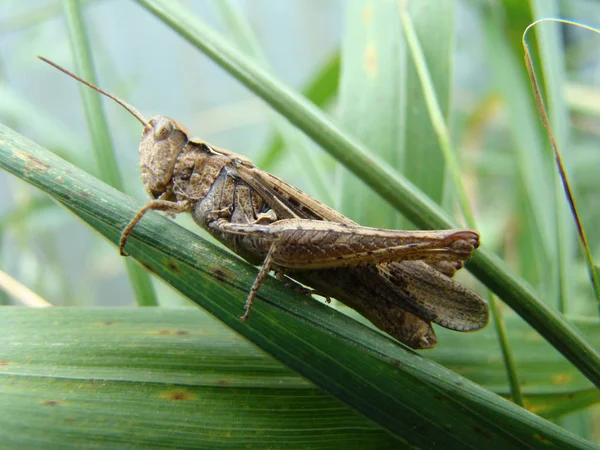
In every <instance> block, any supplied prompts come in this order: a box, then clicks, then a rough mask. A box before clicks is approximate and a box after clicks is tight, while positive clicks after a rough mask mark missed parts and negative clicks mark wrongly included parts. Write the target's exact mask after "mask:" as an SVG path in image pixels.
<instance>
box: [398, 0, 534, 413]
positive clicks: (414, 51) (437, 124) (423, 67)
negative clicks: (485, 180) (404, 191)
mask: <svg viewBox="0 0 600 450" xmlns="http://www.w3.org/2000/svg"><path fill="white" fill-rule="evenodd" d="M400 17H401V20H402V23H403V29H404V33H405V36H406V41H407V43H408V46H409V48H410V51H411V56H412V58H413V61H414V64H415V67H416V69H417V72H418V75H419V79H420V81H421V83H422V84H421V87H422V90H423V95H424V96H425V101H426V103H427V109H428V111H429V114H430V120H431V122H432V124H433V126H434V129H435V131H436V135H437V137H438V140H439V146H440V149H441V150H442V153H443V156H444V160H445V162H446V165H447V166H448V170H449V171H450V173H451V175H452V180H453V183H454V188H455V191H456V192H457V194H458V199H459V203H460V206H461V210H462V212H463V214H464V216H465V220H466V221H467V224H468V226H470V227H472V228H475V229H476V228H477V225H476V223H475V217H474V215H473V212H472V210H471V206H470V203H469V199H468V196H467V193H466V191H465V189H464V187H463V185H462V180H461V171H460V164H459V163H458V160H457V158H456V153H455V151H454V149H453V148H452V145H451V140H450V133H449V131H448V128H447V127H446V122H445V120H444V118H443V115H442V111H441V109H440V106H439V103H438V101H437V96H436V93H435V89H434V87H433V81H432V79H431V75H430V73H429V69H428V67H427V62H426V61H425V56H424V55H423V52H422V49H421V45H420V43H419V38H418V36H417V34H416V31H415V29H414V26H413V23H412V19H411V17H410V15H409V13H408V11H407V10H406V3H405V2H403V3H402V7H401V8H400ZM488 298H489V300H490V306H491V308H492V311H493V313H492V316H493V318H494V319H493V320H494V324H495V327H496V330H497V333H498V340H499V342H500V347H501V349H502V355H503V358H504V363H505V366H506V372H507V374H508V378H509V382H510V386H511V392H512V395H513V399H514V401H515V403H517V404H518V405H521V406H522V405H523V397H522V395H521V390H520V388H519V381H518V376H517V372H516V367H515V364H514V359H513V357H512V351H511V349H510V345H509V342H508V339H506V330H505V328H504V323H503V321H502V317H501V313H500V310H499V309H498V308H497V307H496V302H495V299H494V296H493V294H492V293H491V292H490V294H489V297H488Z"/></svg>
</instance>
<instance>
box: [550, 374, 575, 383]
mask: <svg viewBox="0 0 600 450" xmlns="http://www.w3.org/2000/svg"><path fill="white" fill-rule="evenodd" d="M569 381H571V376H570V375H567V374H559V375H556V376H554V377H552V382H553V383H554V384H559V385H561V384H567V383H568V382H569Z"/></svg>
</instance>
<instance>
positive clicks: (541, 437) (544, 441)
mask: <svg viewBox="0 0 600 450" xmlns="http://www.w3.org/2000/svg"><path fill="white" fill-rule="evenodd" d="M533 437H534V438H535V439H537V440H538V441H540V442H542V443H544V444H549V443H550V440H549V439H548V438H547V437H545V436H542V435H541V434H537V433H534V434H533Z"/></svg>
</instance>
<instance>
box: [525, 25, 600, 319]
mask: <svg viewBox="0 0 600 450" xmlns="http://www.w3.org/2000/svg"><path fill="white" fill-rule="evenodd" d="M548 21H550V22H559V23H566V24H571V25H575V26H579V27H581V28H584V29H586V30H590V31H594V32H595V33H599V32H598V30H594V29H593V28H591V27H587V26H585V25H581V24H578V23H575V22H571V21H568V20H562V19H541V20H537V21H535V22H533V23H532V24H531V25H529V26H528V27H527V28H526V29H525V31H524V32H523V38H522V42H523V49H524V51H525V64H526V65H527V73H528V74H529V79H530V80H531V86H532V89H533V92H534V95H535V104H536V106H537V108H538V111H539V114H540V118H541V121H542V124H543V125H544V128H546V131H547V132H548V138H549V139H550V145H551V146H552V151H553V152H554V157H555V159H556V166H557V168H558V171H559V173H560V178H561V180H562V182H563V187H564V191H565V195H566V197H567V201H568V202H569V207H570V208H571V213H572V214H573V218H574V220H575V225H576V227H577V233H578V234H579V239H580V240H581V243H582V245H583V248H584V253H585V256H586V261H587V265H588V270H589V275H590V279H591V282H592V287H593V288H594V294H595V295H596V300H597V301H598V305H599V308H600V278H599V277H598V273H597V271H595V270H594V266H595V265H594V259H593V257H592V252H591V249H590V247H589V244H588V240H587V237H586V234H585V230H584V228H583V224H582V223H581V218H580V217H579V212H578V211H577V205H576V203H575V198H574V196H573V192H572V190H571V185H570V183H569V178H568V176H567V172H566V170H565V166H564V164H563V162H562V157H561V154H560V151H559V150H558V145H557V143H556V139H555V138H554V133H553V132H552V127H551V125H550V120H549V119H548V115H547V114H546V108H545V106H544V99H543V98H542V94H541V91H540V87H539V84H538V82H537V78H536V75H535V70H534V68H533V63H532V60H531V54H530V52H529V45H528V44H527V39H526V37H527V32H528V31H529V30H530V29H531V28H533V27H534V26H536V25H537V24H538V23H541V22H548ZM599 34H600V33H599Z"/></svg>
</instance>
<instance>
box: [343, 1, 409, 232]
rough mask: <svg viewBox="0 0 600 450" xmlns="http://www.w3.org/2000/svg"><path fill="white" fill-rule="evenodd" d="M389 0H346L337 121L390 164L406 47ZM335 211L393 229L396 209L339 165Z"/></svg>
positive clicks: (401, 108)
mask: <svg viewBox="0 0 600 450" xmlns="http://www.w3.org/2000/svg"><path fill="white" fill-rule="evenodd" d="M400 33H401V31H400V25H399V23H398V5H397V4H396V3H394V2H371V1H368V0H360V1H353V2H348V3H347V4H346V12H345V31H344V37H343V41H342V67H341V75H340V94H339V95H340V107H339V108H340V124H341V125H342V126H343V127H344V128H345V129H347V130H351V133H352V136H353V137H354V138H356V139H359V140H360V141H361V142H363V143H364V144H366V145H368V146H369V147H370V148H372V149H374V150H373V151H374V153H375V154H376V155H377V156H378V157H379V158H380V159H381V160H383V161H386V162H387V163H388V164H390V166H392V167H395V168H397V169H400V168H402V166H403V156H404V151H403V145H404V130H405V128H406V127H405V124H404V117H405V109H406V98H405V97H406V94H405V92H406V91H405V80H406V64H405V60H406V54H405V53H406V52H405V50H404V45H403V42H402V40H401V39H402V36H401V34H400ZM340 175H341V177H340V178H341V180H340V181H341V182H340V186H341V192H340V194H339V197H340V199H341V200H340V204H339V208H340V211H341V212H342V213H343V214H345V215H347V216H348V217H350V218H351V219H353V220H355V221H357V222H359V223H360V224H363V225H367V226H372V227H379V228H394V227H396V226H398V225H399V224H400V221H399V217H398V213H397V211H395V210H394V209H393V208H390V205H389V204H388V203H387V202H386V201H385V200H383V199H382V198H381V197H380V196H378V195H377V194H376V193H375V192H373V191H372V190H370V189H365V185H364V182H363V181H361V180H360V178H358V177H357V176H356V175H354V174H353V173H351V172H350V171H348V170H347V169H346V168H343V169H342V171H341V173H340Z"/></svg>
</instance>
